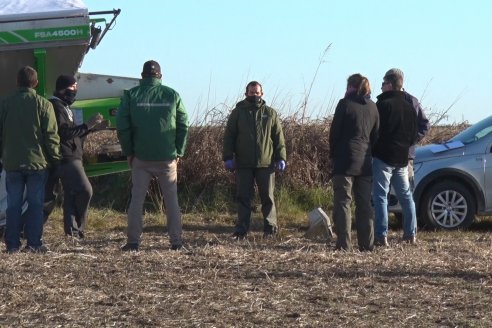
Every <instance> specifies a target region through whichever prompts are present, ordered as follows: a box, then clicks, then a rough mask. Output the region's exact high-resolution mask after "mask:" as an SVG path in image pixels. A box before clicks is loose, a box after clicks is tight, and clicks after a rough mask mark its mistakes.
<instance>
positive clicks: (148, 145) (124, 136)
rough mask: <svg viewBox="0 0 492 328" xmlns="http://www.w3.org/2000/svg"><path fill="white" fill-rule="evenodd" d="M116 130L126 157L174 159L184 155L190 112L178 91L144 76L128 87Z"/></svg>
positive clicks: (117, 119)
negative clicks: (188, 113)
mask: <svg viewBox="0 0 492 328" xmlns="http://www.w3.org/2000/svg"><path fill="white" fill-rule="evenodd" d="M116 130H117V133H118V139H119V141H120V143H121V148H122V151H123V153H124V154H125V155H126V156H135V157H136V158H138V159H140V160H142V161H165V160H173V159H176V157H181V156H183V155H184V152H185V147H186V140H187V137H188V115H187V114H186V111H185V108H184V105H183V102H182V101H181V97H180V96H179V94H178V93H177V92H176V91H174V90H173V89H171V88H169V87H167V86H164V85H162V84H161V80H160V79H157V78H144V79H142V80H140V85H139V86H137V87H134V88H132V89H130V90H125V92H124V94H123V97H122V98H121V104H120V108H119V110H118V114H117V116H116Z"/></svg>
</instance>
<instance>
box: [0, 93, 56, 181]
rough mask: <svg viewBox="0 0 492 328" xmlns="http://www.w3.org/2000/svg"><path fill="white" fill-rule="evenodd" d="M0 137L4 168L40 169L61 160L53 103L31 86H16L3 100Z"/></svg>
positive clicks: (0, 150) (8, 169) (0, 114)
mask: <svg viewBox="0 0 492 328" xmlns="http://www.w3.org/2000/svg"><path fill="white" fill-rule="evenodd" d="M0 138H1V139H0V152H1V155H2V163H3V167H4V169H5V170H6V171H14V170H43V169H46V168H48V167H49V166H52V165H57V164H58V163H59V162H60V161H61V154H60V137H59V136H58V127H57V125H56V117H55V111H54V110H53V105H51V103H50V102H49V101H48V100H47V99H45V98H43V97H41V96H39V95H37V94H36V90H34V89H31V88H19V89H18V90H17V92H15V93H14V94H13V95H11V96H9V97H7V98H5V99H4V100H3V101H2V104H1V107H0Z"/></svg>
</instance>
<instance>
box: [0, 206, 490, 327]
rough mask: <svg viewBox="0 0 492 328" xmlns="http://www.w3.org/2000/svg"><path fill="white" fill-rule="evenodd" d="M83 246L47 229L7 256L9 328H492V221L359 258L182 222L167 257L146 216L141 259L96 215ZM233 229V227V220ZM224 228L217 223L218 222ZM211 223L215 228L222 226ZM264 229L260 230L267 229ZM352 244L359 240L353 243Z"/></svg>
mask: <svg viewBox="0 0 492 328" xmlns="http://www.w3.org/2000/svg"><path fill="white" fill-rule="evenodd" d="M91 216H92V217H91V225H90V227H89V229H88V234H87V238H86V240H84V241H83V242H76V241H74V240H71V239H67V238H65V237H63V236H62V229H61V226H60V223H59V222H60V220H61V216H60V214H56V215H55V217H54V218H52V219H51V221H50V222H49V223H48V224H47V226H46V229H45V242H46V244H47V246H48V247H49V248H50V251H49V252H48V253H46V254H30V253H17V254H6V253H2V254H0V263H1V264H0V280H1V281H2V288H1V289H0V299H1V302H0V326H2V327H110V326H111V327H113V326H114V327H140V326H149V327H342V326H345V327H397V326H401V327H490V325H491V323H492V233H491V232H492V221H490V220H489V221H483V222H482V223H481V224H476V225H474V226H473V229H472V230H471V231H467V232H420V233H419V235H418V237H419V243H418V245H416V246H409V245H404V244H402V243H400V241H399V238H400V235H401V231H399V230H392V231H391V235H390V243H391V247H389V248H379V249H377V250H375V251H374V252H370V253H360V252H358V251H354V252H339V251H334V250H333V248H334V242H333V241H331V242H328V243H324V242H319V241H313V240H309V239H305V238H304V237H303V233H304V230H303V229H299V228H297V227H285V228H283V229H282V231H281V234H280V236H279V237H278V238H276V239H263V238H262V234H261V233H260V231H259V229H258V230H257V231H254V232H253V233H252V234H251V235H250V236H249V238H248V239H247V240H244V241H239V242H237V241H233V240H231V239H230V235H231V233H232V227H231V224H230V222H228V220H226V221H224V220H222V221H221V222H223V223H216V222H218V221H216V220H206V219H205V218H200V217H196V216H194V217H191V216H190V217H185V220H184V222H185V226H184V231H185V232H184V237H185V239H186V245H185V249H183V250H181V251H171V250H169V248H168V239H167V236H166V235H165V234H164V232H165V230H164V228H163V227H162V224H159V222H158V220H156V219H150V220H147V219H146V225H147V226H146V229H145V232H144V238H143V242H142V246H141V251H139V252H132V253H122V252H121V251H120V250H119V247H120V246H121V245H123V244H124V242H125V232H124V229H125V220H126V219H125V216H124V215H123V214H119V213H115V212H108V213H105V212H103V211H98V212H96V213H92V214H91ZM230 220H232V219H230ZM219 221H220V220H219ZM214 222H215V223H214ZM259 227H260V226H258V225H257V226H256V228H259ZM353 242H354V244H355V243H356V241H355V235H354V240H353Z"/></svg>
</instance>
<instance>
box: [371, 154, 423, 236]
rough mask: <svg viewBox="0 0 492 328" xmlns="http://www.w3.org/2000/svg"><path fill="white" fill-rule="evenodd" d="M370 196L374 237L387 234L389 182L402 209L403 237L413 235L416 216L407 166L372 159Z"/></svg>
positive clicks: (415, 229)
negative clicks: (372, 205)
mask: <svg viewBox="0 0 492 328" xmlns="http://www.w3.org/2000/svg"><path fill="white" fill-rule="evenodd" d="M372 179H373V180H372V197H373V203H374V215H375V218H374V237H375V238H376V239H381V238H382V237H385V236H387V234H388V192H389V189H390V182H391V184H392V185H393V188H394V190H395V193H396V197H397V198H398V201H399V202H400V205H401V208H402V211H403V238H409V237H412V236H415V234H416V232H417V216H416V213H415V203H414V201H413V196H412V190H411V188H410V183H409V181H408V169H407V167H406V166H405V167H394V166H390V165H388V164H386V163H385V162H383V161H381V160H380V159H377V158H375V157H374V158H373V159H372Z"/></svg>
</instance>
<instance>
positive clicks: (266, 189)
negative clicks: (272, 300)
mask: <svg viewBox="0 0 492 328" xmlns="http://www.w3.org/2000/svg"><path fill="white" fill-rule="evenodd" d="M245 96H246V99H244V100H242V101H240V102H238V103H237V105H236V108H234V109H233V110H232V112H231V114H230V115H229V118H228V120H227V126H226V130H225V133H224V147H223V160H224V166H225V168H226V170H229V171H233V170H236V178H237V200H238V219H237V222H236V228H235V232H234V234H233V238H235V239H243V238H245V237H246V235H247V233H248V231H249V226H250V222H251V200H252V198H253V196H254V183H255V181H256V185H257V186H258V192H259V195H260V200H261V212H262V214H263V221H264V227H263V229H264V235H265V237H269V236H272V235H274V234H275V233H276V232H277V229H278V228H277V211H276V208H275V200H274V197H273V190H274V187H275V171H274V166H275V165H276V167H277V169H278V170H280V171H283V170H284V169H285V161H286V158H287V157H286V152H285V141H284V134H283V132H282V126H281V124H280V119H279V117H278V115H277V112H276V111H275V110H274V109H273V108H271V107H268V106H267V105H266V103H265V101H264V100H263V99H262V98H261V97H262V96H263V89H262V86H261V84H260V83H258V82H256V81H252V82H250V83H248V85H247V86H246V93H245Z"/></svg>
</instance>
